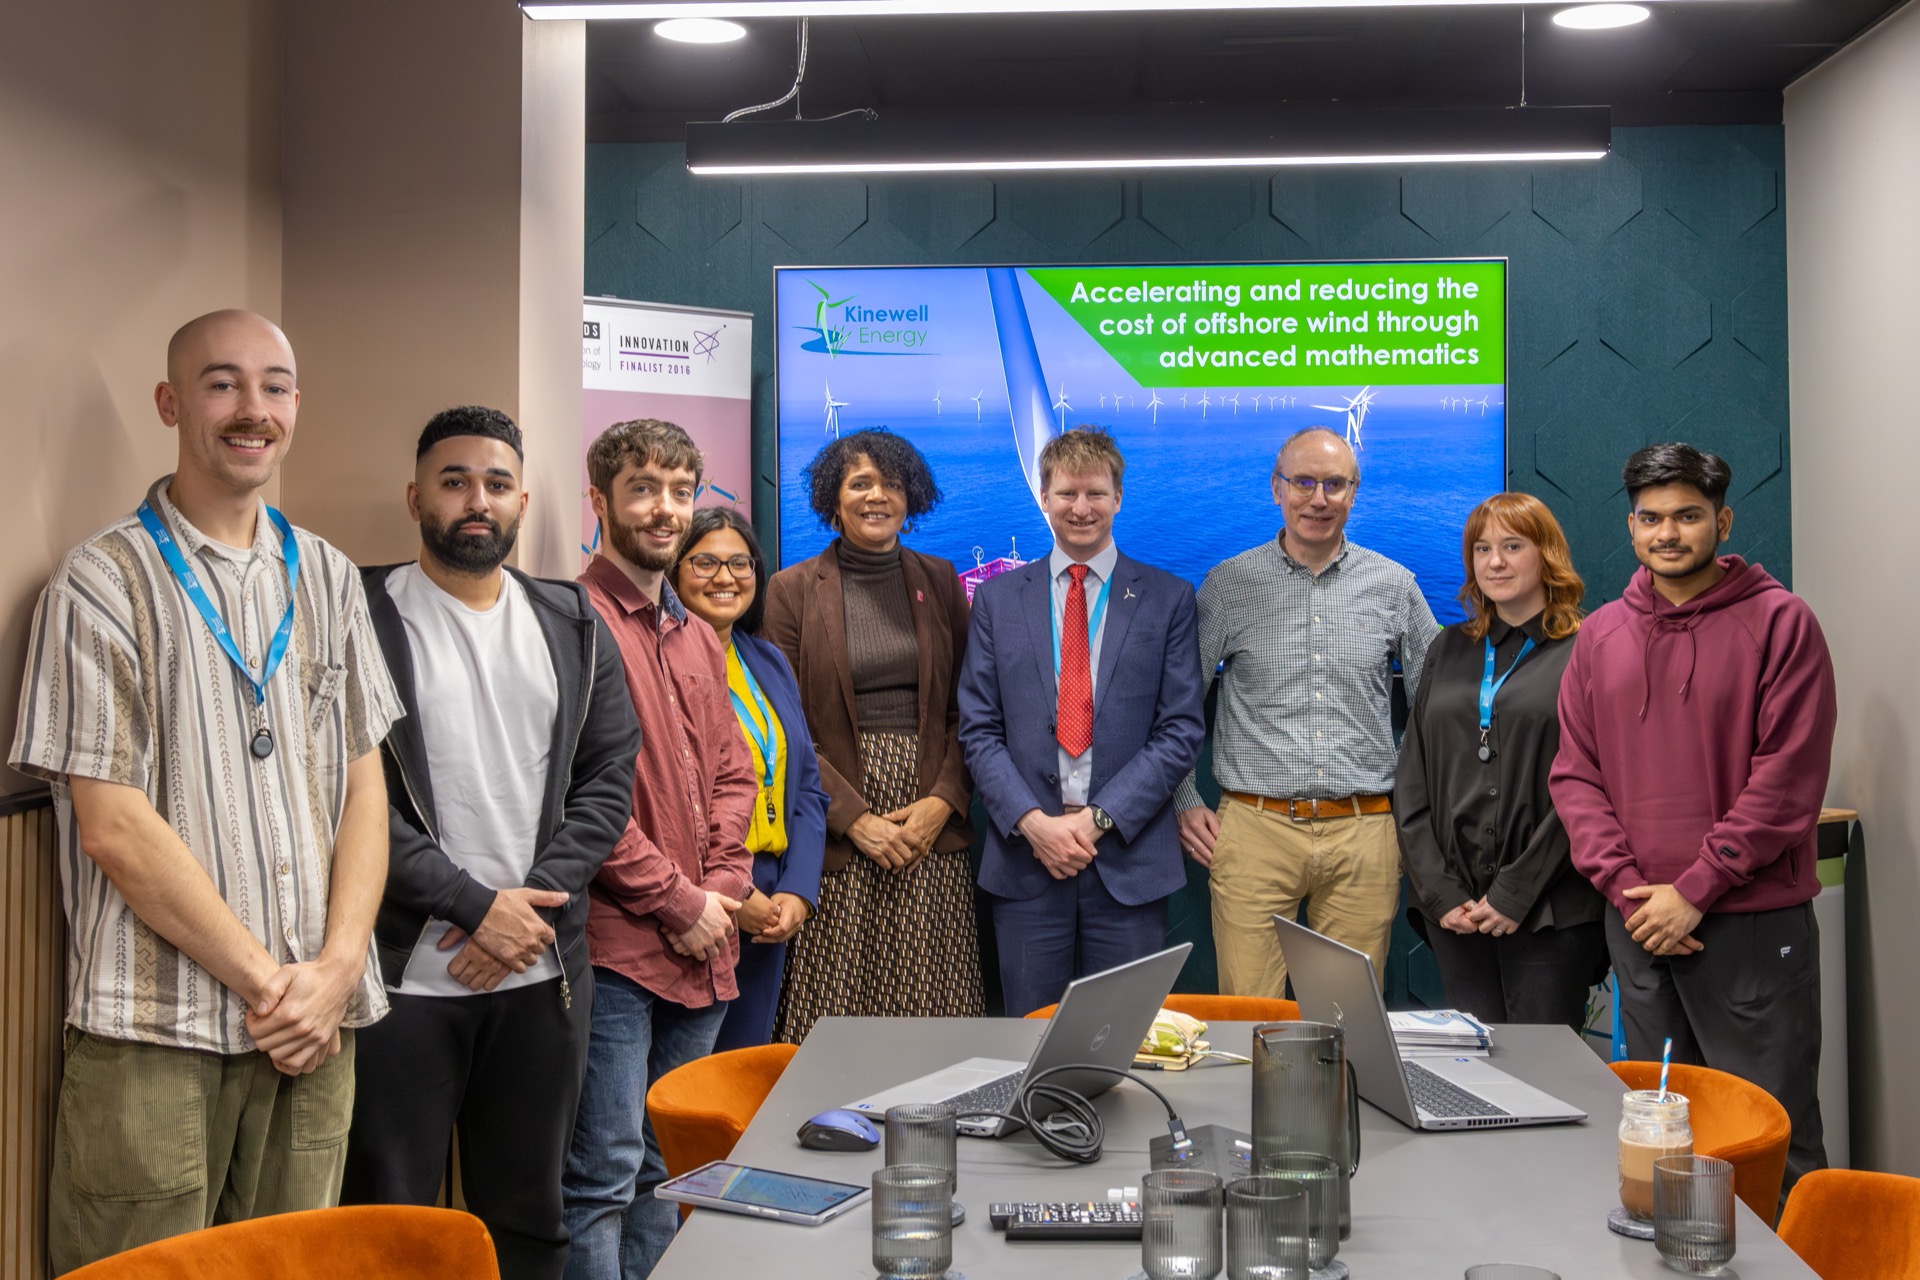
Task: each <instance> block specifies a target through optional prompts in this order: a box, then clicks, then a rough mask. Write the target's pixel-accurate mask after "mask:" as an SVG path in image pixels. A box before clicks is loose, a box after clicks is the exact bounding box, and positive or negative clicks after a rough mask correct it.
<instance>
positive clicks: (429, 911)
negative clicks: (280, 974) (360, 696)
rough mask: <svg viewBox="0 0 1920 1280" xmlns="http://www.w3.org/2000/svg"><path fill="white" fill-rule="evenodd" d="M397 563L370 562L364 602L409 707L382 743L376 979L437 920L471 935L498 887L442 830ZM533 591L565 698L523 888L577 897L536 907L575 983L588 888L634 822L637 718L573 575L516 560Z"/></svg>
mask: <svg viewBox="0 0 1920 1280" xmlns="http://www.w3.org/2000/svg"><path fill="white" fill-rule="evenodd" d="M400 567H401V566H400V565H391V564H389V565H380V566H378V567H376V568H371V569H362V570H361V571H360V577H361V580H362V582H364V584H365V586H366V592H367V609H368V612H369V614H370V616H371V617H372V619H373V630H374V634H376V635H378V636H379V637H380V650H381V652H382V653H383V654H384V655H385V656H386V660H387V670H388V672H389V673H390V674H391V675H392V677H393V683H394V687H395V688H396V689H397V690H399V693H400V701H401V702H402V703H403V704H405V706H406V709H407V715H406V718H405V719H403V720H400V721H398V722H397V723H395V724H394V726H393V728H392V729H391V730H390V731H389V732H388V734H387V740H386V742H385V743H384V744H383V745H384V748H385V749H384V751H382V753H381V761H382V763H383V764H384V765H385V766H386V772H387V813H388V823H387V826H388V849H387V892H386V897H385V899H384V900H383V901H382V902H381V904H380V914H379V916H378V917H377V919H376V920H375V922H374V929H373V936H374V941H375V943H376V944H377V945H378V949H379V954H380V976H381V978H382V979H383V980H384V981H385V982H386V983H387V985H388V986H398V985H399V984H400V980H401V977H402V976H403V975H404V974H405V973H406V969H407V961H408V959H409V958H410V957H411V956H412V955H413V948H414V946H415V945H416V944H418V943H419V941H420V935H421V933H422V932H423V931H424V930H425V929H426V927H427V922H428V921H429V920H431V919H438V920H447V921H450V922H452V923H453V924H454V925H456V926H458V927H459V928H461V929H464V930H466V932H467V933H468V934H469V935H471V934H472V933H473V932H474V931H475V930H477V929H478V928H479V927H480V922H481V921H482V920H484V919H485V918H486V915H487V912H488V911H489V910H491V909H492V907H493V899H494V895H495V892H496V889H495V887H493V886H488V885H483V884H481V883H480V882H478V881H477V880H475V879H473V877H472V876H470V875H468V874H467V873H466V871H464V870H462V869H461V868H460V867H459V866H458V865H456V864H455V863H454V861H453V859H451V858H449V857H448V856H447V855H446V853H445V851H443V850H442V849H441V848H440V842H439V838H438V837H437V836H436V835H435V834H434V833H435V830H436V828H437V826H438V819H437V816H436V815H437V814H438V808H437V807H436V805H435V803H434V798H433V779H432V773H433V771H432V768H431V762H430V761H429V760H428V759H427V749H426V743H425V740H424V739H423V738H422V737H421V732H420V723H421V721H420V715H421V710H420V703H419V697H418V694H417V692H416V687H415V684H414V679H413V653H412V650H411V648H410V646H409V645H408V644H407V629H406V624H405V623H404V622H402V621H401V618H400V610H399V608H398V607H397V606H396V605H395V604H394V603H393V597H392V596H390V595H388V594H387V575H388V574H390V573H392V572H393V571H394V570H395V569H397V568H400ZM507 572H508V573H511V574H512V575H513V577H514V580H515V581H517V582H518V583H519V584H520V585H521V586H522V587H524V588H526V593H527V599H528V601H529V602H531V603H532V605H533V612H534V614H535V616H536V617H538V618H539V619H540V630H541V633H542V634H544V635H545V636H546V640H547V650H548V652H549V653H551V654H552V655H553V673H554V676H555V683H556V684H557V685H558V687H559V694H560V702H559V709H558V712H557V714H556V715H555V717H554V725H553V747H552V751H551V754H550V755H549V757H548V767H547V790H546V798H545V800H544V801H543V802H542V804H541V807H540V829H539V835H538V838H537V840H536V844H535V848H536V849H537V850H538V852H536V853H535V854H534V858H533V866H532V868H531V870H529V871H528V872H527V880H526V885H525V887H527V888H533V889H557V890H559V891H561V892H563V893H567V894H570V895H572V897H571V898H570V900H569V901H568V903H567V905H566V906H564V907H556V908H543V909H540V915H541V916H542V917H543V918H544V919H546V920H547V921H548V922H549V923H550V924H552V925H553V929H554V933H555V935H556V936H555V942H556V944H557V946H558V949H559V952H560V958H561V959H560V963H561V966H562V968H563V969H564V970H565V972H566V976H567V981H568V982H569V983H578V982H579V981H580V979H581V978H582V977H583V976H584V975H585V973H586V969H587V947H586V940H587V934H586V927H587V885H588V883H589V882H590V881H591V880H592V879H593V876H594V873H595V872H596V871H598V870H599V869H600V864H601V863H602V862H604V861H606V858H607V855H608V854H609V853H612V852H613V846H614V845H615V844H616V843H618V842H619V839H620V835H621V833H622V832H623V831H625V830H626V827H627V821H628V818H629V817H630V816H631V814H632V810H633V764H634V759H635V757H637V756H638V755H639V754H640V724H639V721H637V720H636V719H635V718H634V714H633V703H632V702H631V701H630V700H629V699H628V696H627V683H626V675H625V672H624V671H623V669H622V668H621V665H620V651H619V649H618V648H617V647H616V646H615V644H614V639H613V636H612V634H611V633H609V632H608V631H607V624H606V623H604V622H602V621H601V620H600V615H599V614H597V613H595V612H594V610H593V606H591V605H590V604H588V603H587V592H586V589H585V588H584V587H581V586H579V585H577V584H575V583H572V582H555V581H551V580H549V579H545V578H530V577H528V576H527V575H526V574H524V573H521V572H519V571H518V570H516V569H511V568H509V569H508V570H507Z"/></svg>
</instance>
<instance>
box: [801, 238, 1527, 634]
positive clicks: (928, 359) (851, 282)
mask: <svg viewBox="0 0 1920 1280" xmlns="http://www.w3.org/2000/svg"><path fill="white" fill-rule="evenodd" d="M774 325H775V330H776V335H777V336H776V341H775V348H776V361H777V375H778V378H777V390H778V397H779V404H778V431H779V465H780V558H781V561H782V563H783V564H789V565H790V564H794V563H796V562H798V561H801V560H804V559H806V558H807V557H809V556H812V555H815V554H817V553H818V552H819V551H820V550H821V549H822V548H823V547H825V546H826V545H827V544H828V542H830V541H831V539H832V537H833V534H832V533H831V531H829V530H827V529H826V528H824V527H822V526H821V524H820V523H819V521H818V520H817V519H816V518H815V516H814V514H813V511H812V510H811V508H810V506H809V502H808V497H809V491H808V488H807V486H806V485H805V484H804V482H803V480H802V478H801V473H802V470H803V469H804V468H805V467H806V465H807V463H808V462H809V461H810V460H811V459H812V458H813V456H814V454H815V453H817V452H818V451H819V449H820V448H821V446H822V445H824V444H826V443H827V442H828V441H830V440H832V439H833V438H835V437H836V436H837V435H844V434H848V433H851V432H853V431H857V430H860V429H862V428H865V427H886V428H888V429H890V430H892V431H895V432H898V433H899V434H901V435H903V436H906V437H908V438H909V439H911V440H912V441H913V442H914V444H915V445H916V446H917V447H918V448H919V449H920V451H921V453H922V454H924V455H925V456H926V459H927V461H928V463H929V464H930V465H931V466H932V468H933V473H934V478H935V479H936V481H938V483H939V485H940V488H941V490H942V491H943V493H944V495H945V500H944V501H943V502H942V503H941V505H940V506H939V508H938V509H937V510H936V511H934V512H933V514H932V515H931V516H928V517H926V518H923V519H922V520H920V521H919V523H918V525H917V527H916V528H915V529H914V531H913V532H912V533H911V534H909V535H908V536H907V543H908V545H909V546H912V547H914V548H915V549H916V550H920V551H923V552H927V553H929V554H932V555H937V556H942V557H945V558H946V559H948V560H951V561H952V562H953V563H954V566H955V568H956V569H957V570H958V571H959V572H960V574H961V577H962V578H963V579H964V580H966V581H967V583H968V591H969V595H971V592H972V589H973V587H975V586H977V585H978V584H979V582H981V581H984V580H985V579H986V578H989V577H992V576H993V575H994V574H996V573H1001V572H1005V571H1006V570H1007V569H1009V568H1012V567H1014V566H1016V565H1018V564H1019V563H1021V562H1022V561H1025V560H1029V559H1033V558H1035V557H1038V556H1041V555H1044V554H1046V553H1047V551H1048V550H1049V549H1050V548H1051V546H1052V538H1051V535H1050V534H1049V533H1048V530H1047V525H1046V521H1045V520H1044V518H1043V517H1042V516H1041V513H1040V508H1039V495H1040V467H1039V455H1040V450H1041V448H1042V447H1043V446H1044V445H1045V444H1046V442H1047V441H1048V440H1049V439H1051V438H1052V437H1054V436H1056V435H1058V434H1059V433H1060V432H1062V431H1064V430H1067V429H1068V428H1071V427H1074V426H1078V425H1083V424H1092V425H1097V426H1100V427H1104V428H1105V429H1106V430H1107V431H1109V432H1111V433H1112V435H1113V437H1114V439H1115V441H1116V442H1117V443H1118V444H1119V446H1120V449H1121V451H1122V453H1123V454H1124V456H1125V457H1126V462H1127V467H1126V476H1125V479H1124V485H1123V492H1122V498H1121V505H1120V513H1119V516H1118V517H1117V518H1116V520H1115V521H1114V533H1115V539H1116V541H1117V542H1118V543H1119V545H1120V547H1121V549H1122V550H1123V551H1125V552H1126V553H1127V554H1128V555H1130V556H1133V557H1134V558H1135V559H1138V560H1142V561H1144V562H1146V563H1148V564H1152V565H1157V566H1159V567H1161V568H1163V569H1167V570H1169V571H1171V572H1173V573H1176V574H1178V575H1180V576H1181V577H1183V578H1186V579H1188V580H1189V581H1191V582H1193V583H1194V584H1195V585H1196V586H1198V585H1199V583H1200V582H1201V580H1202V579H1203V578H1205V577H1206V574H1207V570H1209V569H1210V568H1212V567H1213V566H1214V565H1216V564H1218V563H1219V562H1220V561H1222V560H1225V559H1227V558H1229V557H1231V556H1233V555H1236V554H1238V553H1240V552H1241V551H1244V550H1246V549H1247V548H1248V547H1251V546H1253V545H1254V544H1256V543H1258V542H1261V541H1262V540H1264V539H1267V538H1271V537H1273V536H1274V535H1275V534H1276V533H1277V532H1278V531H1279V528H1280V512H1279V510H1278V509H1277V508H1276V507H1275V505H1274V501H1273V490H1272V475H1273V466H1274V455H1275V452H1276V451H1277V450H1278V449H1279V447H1280V445H1281V443H1282V442H1283V441H1284V440H1285V439H1286V438H1287V436H1289V435H1290V434H1292V433H1293V432H1295V431H1298V430H1300V429H1301V428H1303V427H1309V426H1325V427H1328V428H1330V429H1332V430H1334V431H1336V432H1338V433H1339V434H1341V435H1342V436H1343V437H1345V438H1346V440H1347V441H1348V442H1349V443H1351V444H1352V445H1353V447H1354V450H1355V452H1356V454H1357V456H1358V457H1359V460H1360V469H1361V484H1360V489H1359V492H1358V495H1357V497H1356V499H1355V506H1354V509H1353V516H1352V519H1351V520H1350V521H1349V523H1348V525H1347V536H1348V537H1349V538H1350V539H1351V540H1353V541H1354V542H1357V543H1360V544H1361V545H1363V546H1366V547H1370V548H1372V549H1373V550H1375V551H1378V552H1380V553H1382V554H1383V555H1386V556H1389V557H1391V558H1393V559H1394V560H1397V561H1399V562H1400V563H1401V564H1404V565H1406V566H1407V567H1408V568H1409V569H1411V570H1413V572H1414V573H1415V574H1416V575H1417V576H1418V578H1419V581H1420V587H1421V590H1422V591H1423V592H1424V594H1425V595H1426V598H1427V601H1428V603H1429V604H1430V605H1431V606H1432V607H1433V611H1434V614H1435V615H1436V616H1437V617H1438V618H1439V619H1440V620H1441V621H1443V622H1448V621H1455V620H1457V619H1459V618H1461V617H1463V616H1464V614H1463V611H1462V609H1461V607H1460V604H1459V601H1458V599H1457V598H1456V597H1457V593H1458V592H1459V590H1460V586H1461V580H1462V576H1463V574H1462V567H1461V562H1460V532H1461V527H1462V526H1463V524H1464V523H1465V521H1466V516H1467V513H1468V512H1469V511H1470V510H1472V508H1473V506H1474V504H1475V503H1477V502H1479V501H1480V500H1481V499H1482V498H1484V497H1486V496H1487V495H1488V494H1491V493H1497V492H1499V491H1500V490H1501V489H1502V488H1503V487H1505V481H1506V403H1507V396H1506V358H1507V335H1506V325H1507V264H1506V261H1505V260H1504V259H1471V260H1460V259H1449V260H1422V261H1394V262H1311V263H1308V262H1295V263H1265V264H1247V263H1232V264H1200V265H1191V264H1189V265H1178V266H1169V265H1148V266H1081V267H1038V266H1029V267H1022V266H1007V267H783V268H779V269H777V270H776V273H775V279H774Z"/></svg>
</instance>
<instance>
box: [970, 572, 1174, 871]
mask: <svg viewBox="0 0 1920 1280" xmlns="http://www.w3.org/2000/svg"><path fill="white" fill-rule="evenodd" d="M1050 558H1051V557H1050V556H1042V557H1041V558H1040V559H1038V560H1034V561H1032V562H1030V563H1029V564H1027V565H1026V566H1025V567H1023V568H1020V569H1015V570H1013V571H1012V572H1009V573H1003V574H1001V575H999V576H998V577H995V578H989V579H988V580H987V581H986V582H983V583H982V584H980V588H979V590H978V591H977V592H975V594H974V597H973V619H972V622H971V624H970V626H969V629H968V633H967V637H968V638H967V652H966V660H965V662H964V664H963V665H962V668H961V674H960V690H959V693H960V745H961V749H962V750H963V751H964V752H965V753H966V760H967V769H968V770H969V771H970V772H971V773H972V774H973V781H974V788H975V790H976V792H977V793H978V794H979V796H980V799H981V801H982V803H983V804H984V805H985V806H986V810H987V816H988V817H989V818H990V819H991V826H992V829H991V830H989V831H988V832H987V841H986V851H985V855H984V857H983V859H982V861H981V864H980V887H981V888H983V889H985V890H986V891H987V892H988V893H992V894H996V895H998V896H1000V897H1002V898H1013V899H1018V900H1023V901H1024V900H1026V899H1030V898H1036V897H1038V896H1039V895H1040V894H1041V892H1042V891H1043V890H1045V889H1046V887H1047V886H1048V885H1049V884H1051V883H1052V882H1053V878H1052V877H1051V876H1049V875H1048V874H1047V870H1046V868H1045V867H1043V866H1041V865H1040V860H1039V859H1038V858H1036V857H1035V856H1034V853H1033V847H1032V846H1031V845H1029V844H1028V843H1027V842H1026V839H1025V838H1024V837H1022V836H1021V835H1020V834H1019V832H1018V831H1016V830H1015V829H1014V824H1015V823H1017V822H1018V821H1019V820H1020V818H1021V815H1023V814H1025V813H1026V812H1027V811H1028V810H1029V809H1036V808H1037V809H1041V810H1043V811H1045V812H1046V813H1049V814H1058V813H1059V812H1060V810H1061V804H1060V756H1059V744H1058V743H1057V742H1056V741H1055V739H1054V708H1055V707H1056V706H1057V705H1058V702H1059V694H1058V691H1057V690H1058V684H1057V680H1058V677H1057V676H1056V674H1055V672H1054V669H1053V613H1052V611H1053V600H1052V596H1051V583H1050V581H1049V578H1050V576H1051V575H1050V574H1049V573H1048V561H1049V559H1050ZM1093 687H1094V698H1093V780H1092V785H1091V787H1090V789H1089V791H1088V802H1089V803H1090V804H1093V805H1097V806H1098V807H1100V808H1101V809H1104V810H1106V811H1107V813H1108V814H1109V815H1110V816H1111V817H1112V818H1113V821H1114V830H1112V831H1110V832H1108V833H1107V834H1106V835H1104V836H1102V837H1101V839H1100V843H1099V852H1098V854H1097V855H1096V856H1095V857H1094V860H1093V866H1092V868H1091V870H1092V871H1093V872H1094V873H1095V874H1097V875H1098V876H1099V877H1100V880H1101V883H1102V884H1104V885H1105V886H1106V888H1107V892H1109V893H1111V894H1112V895H1113V896H1114V897H1115V898H1117V899H1118V900H1119V901H1121V902H1124V903H1126V904H1128V905H1129V906H1139V905H1141V904H1144V903H1148V902H1153V901H1155V900H1157V899H1160V898H1164V897H1166V896H1167V895H1168V894H1171V893H1173V892H1175V891H1176V890H1178V889H1180V888H1181V887H1183V886H1184V885H1185V884H1186V883H1187V873H1186V868H1185V867H1184V866H1183V865H1182V864H1181V858H1180V836H1179V831H1178V829H1177V827H1176V824H1175V820H1174V812H1173V804H1172V800H1173V792H1174V788H1176V787H1178V786H1179V785H1180V781H1181V779H1183V778H1185V777H1186V776H1187V771H1188V770H1189V769H1191V768H1192V767H1193V762H1194V759H1195V757H1197V756H1198V755H1199V754H1200V743H1201V741H1202V739H1203V738H1205V736H1206V722H1205V718H1204V713H1203V711H1202V710H1201V692H1200V643H1199V631H1198V625H1197V623H1196V620H1195V612H1194V600H1193V587H1192V586H1190V585H1189V584H1188V583H1186V582H1184V581H1182V580H1181V579H1179V578H1176V577H1174V576H1173V575H1172V574H1170V573H1167V572H1165V571H1163V570H1160V569H1154V568H1150V567H1149V566H1147V565H1144V564H1141V563H1140V562H1139V561H1137V560H1131V559H1129V558H1127V557H1126V556H1124V555H1123V556H1121V557H1120V558H1119V560H1118V561H1117V562H1116V563H1115V564H1114V568H1113V588H1112V590H1111V592H1109V594H1108V596H1107V619H1106V624H1105V631H1104V632H1103V634H1102V638H1101V643H1100V668H1099V670H1098V671H1096V672H1095V673H1094V682H1093Z"/></svg>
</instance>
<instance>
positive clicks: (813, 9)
mask: <svg viewBox="0 0 1920 1280" xmlns="http://www.w3.org/2000/svg"><path fill="white" fill-rule="evenodd" d="M1565 2H1566V0H599V2H594V0H521V4H520V8H521V9H522V11H524V12H525V13H526V15H527V16H528V17H529V18H550V19H572V20H579V19H599V20H628V21H639V20H652V19H660V18H733V19H740V18H803V17H812V18H880V17H899V16H910V15H922V14H1001V15H1025V14H1042V13H1198V12H1208V11H1212V12H1225V11H1233V10H1260V9H1266V10H1274V9H1427V8H1515V7H1520V6H1540V5H1546V6H1549V7H1550V6H1552V5H1555V4H1561V5H1564V4H1565ZM1740 2H1741V0H1668V3H1671V4H1691V5H1705V4H1736V3H1740Z"/></svg>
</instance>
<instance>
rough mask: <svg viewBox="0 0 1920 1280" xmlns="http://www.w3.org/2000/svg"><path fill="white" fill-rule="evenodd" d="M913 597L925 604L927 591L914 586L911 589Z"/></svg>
mask: <svg viewBox="0 0 1920 1280" xmlns="http://www.w3.org/2000/svg"><path fill="white" fill-rule="evenodd" d="M913 598H914V600H915V601H917V602H918V603H920V604H925V603H926V602H927V593H926V592H924V591H922V590H920V588H918V587H915V588H914V589H913Z"/></svg>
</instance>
